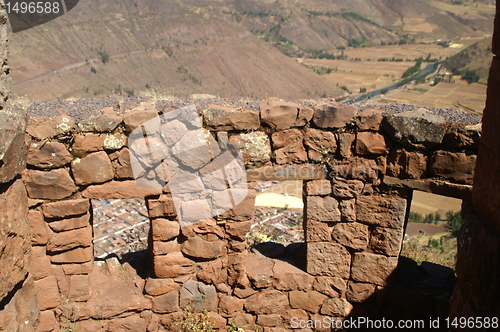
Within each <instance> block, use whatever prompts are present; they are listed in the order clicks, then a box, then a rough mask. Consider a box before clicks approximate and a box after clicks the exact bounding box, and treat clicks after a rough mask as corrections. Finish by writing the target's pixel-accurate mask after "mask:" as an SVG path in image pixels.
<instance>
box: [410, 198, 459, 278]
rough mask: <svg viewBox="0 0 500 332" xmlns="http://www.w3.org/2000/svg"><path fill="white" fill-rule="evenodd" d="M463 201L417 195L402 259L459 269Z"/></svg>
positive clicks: (413, 201)
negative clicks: (456, 266)
mask: <svg viewBox="0 0 500 332" xmlns="http://www.w3.org/2000/svg"><path fill="white" fill-rule="evenodd" d="M461 204H462V200H460V199H456V198H453V197H446V196H441V195H436V194H431V193H426V192H421V191H417V190H415V191H413V198H412V202H411V207H410V213H409V215H408V224H407V226H406V232H405V238H404V242H403V250H402V252H401V256H405V257H408V258H411V259H413V260H414V261H416V262H417V263H418V264H420V263H422V262H423V261H427V262H431V263H436V264H439V265H444V266H447V267H450V268H452V269H455V264H456V259H457V257H456V256H457V235H458V230H459V228H460V226H461V224H462V215H461V212H460V211H461Z"/></svg>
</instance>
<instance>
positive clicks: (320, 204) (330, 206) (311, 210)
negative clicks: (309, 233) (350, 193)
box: [306, 196, 341, 222]
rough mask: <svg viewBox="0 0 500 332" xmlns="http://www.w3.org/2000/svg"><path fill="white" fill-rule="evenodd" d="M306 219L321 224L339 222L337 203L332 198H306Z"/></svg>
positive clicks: (339, 215)
mask: <svg viewBox="0 0 500 332" xmlns="http://www.w3.org/2000/svg"><path fill="white" fill-rule="evenodd" d="M306 214H307V219H313V220H316V221H323V222H338V221H340V220H341V214H340V210H339V202H338V201H337V200H336V199H335V198H333V197H329V196H327V197H320V196H308V197H307V200H306Z"/></svg>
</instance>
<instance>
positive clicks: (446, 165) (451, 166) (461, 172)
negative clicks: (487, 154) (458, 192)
mask: <svg viewBox="0 0 500 332" xmlns="http://www.w3.org/2000/svg"><path fill="white" fill-rule="evenodd" d="M476 158H477V156H476V155H474V154H466V153H464V152H456V153H454V152H449V151H436V152H434V153H433V154H432V157H431V160H430V167H429V169H430V172H431V173H432V174H434V175H437V176H442V177H444V178H446V179H451V180H454V181H457V182H459V183H464V184H472V178H473V174H474V168H475V166H476Z"/></svg>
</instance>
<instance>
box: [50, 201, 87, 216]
mask: <svg viewBox="0 0 500 332" xmlns="http://www.w3.org/2000/svg"><path fill="white" fill-rule="evenodd" d="M89 208H90V202H89V200H88V199H86V198H82V199H73V200H66V201H60V202H52V203H45V204H43V205H42V211H43V215H44V216H45V217H46V218H64V217H69V216H78V215H81V214H84V213H87V212H88V211H89Z"/></svg>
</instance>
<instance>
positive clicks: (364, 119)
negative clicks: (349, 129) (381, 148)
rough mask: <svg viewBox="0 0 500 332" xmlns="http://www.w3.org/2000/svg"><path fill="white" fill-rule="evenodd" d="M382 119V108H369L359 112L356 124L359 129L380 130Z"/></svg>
mask: <svg viewBox="0 0 500 332" xmlns="http://www.w3.org/2000/svg"><path fill="white" fill-rule="evenodd" d="M382 119H383V114H382V110H379V109H376V108H367V109H365V110H363V111H362V112H360V113H358V117H357V118H356V125H357V126H358V129H359V130H375V131H378V130H379V129H380V125H381V123H382Z"/></svg>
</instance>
